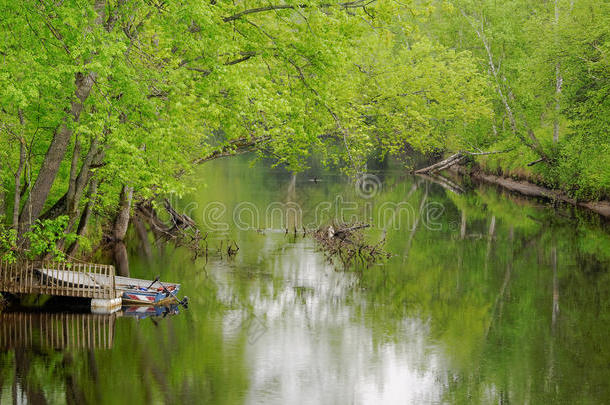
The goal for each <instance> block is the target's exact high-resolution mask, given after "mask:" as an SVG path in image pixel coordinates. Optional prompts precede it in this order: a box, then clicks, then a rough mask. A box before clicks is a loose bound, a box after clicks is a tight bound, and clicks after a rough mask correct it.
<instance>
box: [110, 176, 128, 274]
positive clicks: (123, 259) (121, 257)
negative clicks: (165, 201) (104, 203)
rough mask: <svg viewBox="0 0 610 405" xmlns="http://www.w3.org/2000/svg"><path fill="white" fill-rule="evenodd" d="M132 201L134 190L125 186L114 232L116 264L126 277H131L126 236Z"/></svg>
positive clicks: (120, 272)
mask: <svg viewBox="0 0 610 405" xmlns="http://www.w3.org/2000/svg"><path fill="white" fill-rule="evenodd" d="M132 199H133V188H132V187H129V186H126V185H125V186H123V189H122V190H121V201H120V204H119V211H118V212H117V216H116V219H115V221H114V227H113V230H112V240H113V241H114V246H113V254H114V262H115V264H116V267H117V272H118V274H119V275H120V276H124V277H129V259H128V257H127V247H126V246H125V235H127V227H128V226H129V217H130V211H131V201H132Z"/></svg>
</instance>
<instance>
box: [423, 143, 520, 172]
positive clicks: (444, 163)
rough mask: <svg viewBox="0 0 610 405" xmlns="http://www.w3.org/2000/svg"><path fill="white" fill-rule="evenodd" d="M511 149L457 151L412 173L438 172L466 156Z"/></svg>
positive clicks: (496, 152)
mask: <svg viewBox="0 0 610 405" xmlns="http://www.w3.org/2000/svg"><path fill="white" fill-rule="evenodd" d="M513 149H514V148H510V149H506V150H500V151H491V152H468V151H459V152H457V153H454V154H453V155H451V156H449V157H448V158H447V159H445V160H441V161H440V162H438V163H435V164H433V165H431V166H428V167H424V168H422V169H419V170H416V171H415V172H414V173H415V174H426V173H435V172H440V171H441V170H445V169H448V168H449V167H451V166H453V165H455V164H456V163H459V162H461V161H462V160H463V159H464V158H466V157H467V156H483V155H495V154H498V153H506V152H510V151H511V150H513Z"/></svg>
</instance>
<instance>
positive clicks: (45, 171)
mask: <svg viewBox="0 0 610 405" xmlns="http://www.w3.org/2000/svg"><path fill="white" fill-rule="evenodd" d="M95 78H96V74H95V73H94V72H91V73H88V74H83V73H77V74H76V92H75V95H76V98H77V100H76V101H73V102H72V107H71V109H70V118H68V117H67V118H66V119H65V121H66V122H64V123H63V124H62V125H61V126H60V127H59V128H58V129H57V130H56V131H55V134H54V135H53V140H52V141H51V144H50V145H49V149H47V153H46V155H45V158H44V161H43V162H42V166H41V168H40V171H39V174H38V177H37V178H36V181H35V182H34V186H33V187H32V190H31V191H30V194H29V196H28V199H27V201H26V203H25V206H24V208H23V210H22V212H21V216H20V218H19V233H20V234H21V235H23V233H24V232H25V231H27V230H28V229H29V227H30V226H31V224H32V222H33V221H35V220H36V219H38V217H39V216H40V213H41V212H42V208H43V207H44V204H45V202H46V201H47V197H48V196H49V192H50V191H51V186H52V185H53V182H54V181H55V177H56V176H57V172H58V171H59V165H60V164H61V162H62V160H63V158H64V155H65V154H66V149H67V148H68V143H70V138H71V137H72V129H70V128H69V126H68V123H67V120H69V119H73V120H74V121H75V122H78V120H79V118H80V114H81V112H82V110H83V106H84V103H85V100H86V99H87V97H89V93H90V92H91V88H92V87H93V84H94V82H95Z"/></svg>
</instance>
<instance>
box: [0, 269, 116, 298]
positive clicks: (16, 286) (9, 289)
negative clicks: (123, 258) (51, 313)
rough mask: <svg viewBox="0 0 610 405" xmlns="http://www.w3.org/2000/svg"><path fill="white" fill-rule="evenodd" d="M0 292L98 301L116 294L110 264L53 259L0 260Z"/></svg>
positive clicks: (114, 277) (113, 272) (114, 296)
mask: <svg viewBox="0 0 610 405" xmlns="http://www.w3.org/2000/svg"><path fill="white" fill-rule="evenodd" d="M0 292H5V293H10V294H47V295H54V296H62V297H82V298H91V299H98V300H112V299H116V298H119V297H120V293H119V292H118V291H117V289H116V276H115V271H114V266H111V265H108V264H96V263H71V262H54V261H17V262H15V263H8V262H5V261H0Z"/></svg>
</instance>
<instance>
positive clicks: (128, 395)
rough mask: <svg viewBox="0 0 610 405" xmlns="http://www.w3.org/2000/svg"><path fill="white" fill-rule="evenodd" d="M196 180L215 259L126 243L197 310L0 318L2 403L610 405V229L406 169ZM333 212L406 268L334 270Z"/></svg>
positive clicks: (198, 206) (195, 202) (237, 165)
mask: <svg viewBox="0 0 610 405" xmlns="http://www.w3.org/2000/svg"><path fill="white" fill-rule="evenodd" d="M191 186H192V190H193V191H192V193H191V194H189V195H187V196H184V198H182V199H181V200H180V201H175V205H176V206H178V207H179V208H180V210H182V211H183V212H187V213H189V214H190V215H191V216H192V217H193V218H194V219H195V220H196V221H197V222H198V223H199V224H201V225H202V227H203V229H206V230H208V231H209V233H208V236H207V239H206V240H207V243H208V248H209V254H208V256H207V258H206V257H199V258H197V259H196V260H195V261H193V260H192V252H190V251H188V250H187V249H185V248H176V247H173V246H172V245H169V244H166V245H155V247H154V258H153V260H151V261H147V260H146V259H145V258H144V256H143V255H141V254H140V249H139V242H138V240H137V239H136V238H135V235H132V237H133V241H132V242H131V243H130V245H129V249H130V262H131V267H132V270H131V275H132V276H133V277H141V278H148V279H151V278H153V277H154V276H155V275H157V274H159V275H161V278H162V280H168V281H175V282H180V283H182V293H184V294H186V295H188V296H189V298H190V307H189V309H188V310H183V309H180V310H179V311H177V312H178V313H162V312H160V313H158V314H139V315H138V314H134V313H131V314H129V313H127V312H128V311H121V312H118V313H115V314H113V315H96V314H88V313H68V312H66V311H65V310H61V311H56V312H53V313H39V312H32V311H29V312H28V311H24V310H19V309H9V310H5V311H4V312H0V322H1V324H0V339H1V340H0V403H1V404H2V405H4V404H13V403H14V404H22V403H31V404H62V403H67V404H71V403H73V404H85V403H91V404H97V403H100V404H126V403H132V404H143V403H147V404H148V403H152V404H174V403H184V404H191V403H192V404H199V403H210V404H377V403H380V404H381V403H383V404H420V403H423V404H428V403H429V404H470V403H483V404H488V403H503V404H507V403H515V404H525V403H529V404H551V403H565V404H602V403H610V383H609V381H610V332H609V327H608V325H609V322H610V289H609V286H610V283H609V281H610V277H609V270H610V232H609V227H608V224H607V223H604V221H603V220H601V219H600V218H599V217H596V216H595V215H592V214H590V213H587V212H585V211H581V210H576V209H574V208H572V207H567V206H557V207H552V206H549V205H546V204H544V203H542V202H537V201H532V200H526V199H522V198H519V197H517V196H514V195H510V194H507V193H504V192H502V191H501V190H498V189H496V188H494V187H478V186H477V187H474V186H466V187H465V189H466V192H465V193H462V194H456V193H455V192H452V191H449V190H447V189H446V188H443V187H441V186H440V185H438V184H437V183H434V182H430V181H428V180H424V179H422V178H418V177H413V176H411V175H408V174H406V173H405V172H404V171H403V170H399V169H394V168H392V167H389V168H384V169H382V170H378V171H375V172H374V173H373V175H371V176H369V177H366V178H364V179H362V180H361V181H360V182H359V183H358V184H356V185H355V184H354V183H352V182H350V181H348V180H347V179H346V178H345V177H343V176H340V175H338V174H333V173H329V172H326V171H323V170H321V169H312V170H310V171H309V172H307V173H304V174H299V175H298V176H292V175H291V174H290V173H286V172H285V171H282V170H280V169H268V168H265V167H264V166H263V165H258V164H257V165H250V164H249V163H248V161H247V160H239V159H238V160H235V159H233V160H224V161H222V160H221V161H216V162H212V163H210V164H208V165H206V166H205V167H203V168H202V170H201V172H200V173H198V175H197V176H196V177H195V178H194V179H193V180H192V184H191ZM336 218H342V219H343V220H345V221H347V222H349V221H350V220H352V219H354V220H356V219H358V220H364V221H366V222H368V223H371V224H372V225H373V227H372V228H371V229H369V230H368V231H367V237H368V238H369V239H370V240H371V241H372V243H376V242H377V241H379V240H381V239H383V238H385V239H386V244H385V249H386V250H387V251H388V252H390V253H392V257H391V258H390V259H388V260H387V262H384V263H378V264H374V265H372V266H370V267H368V268H362V267H356V268H352V269H349V270H347V271H344V270H343V269H341V268H339V267H338V266H337V265H336V263H330V262H329V261H328V260H327V258H326V257H325V255H324V253H323V252H321V251H320V250H319V248H318V247H317V246H316V244H315V242H314V241H313V239H312V238H310V237H309V236H303V228H308V229H309V228H315V227H317V226H319V225H326V224H328V223H330V221H332V220H333V219H336ZM151 242H152V236H151ZM229 244H231V245H232V246H235V245H236V246H238V247H239V251H238V253H237V254H236V255H235V256H233V257H227V255H226V247H227V246H228V245H229ZM219 251H220V252H219ZM148 315H156V316H148Z"/></svg>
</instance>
